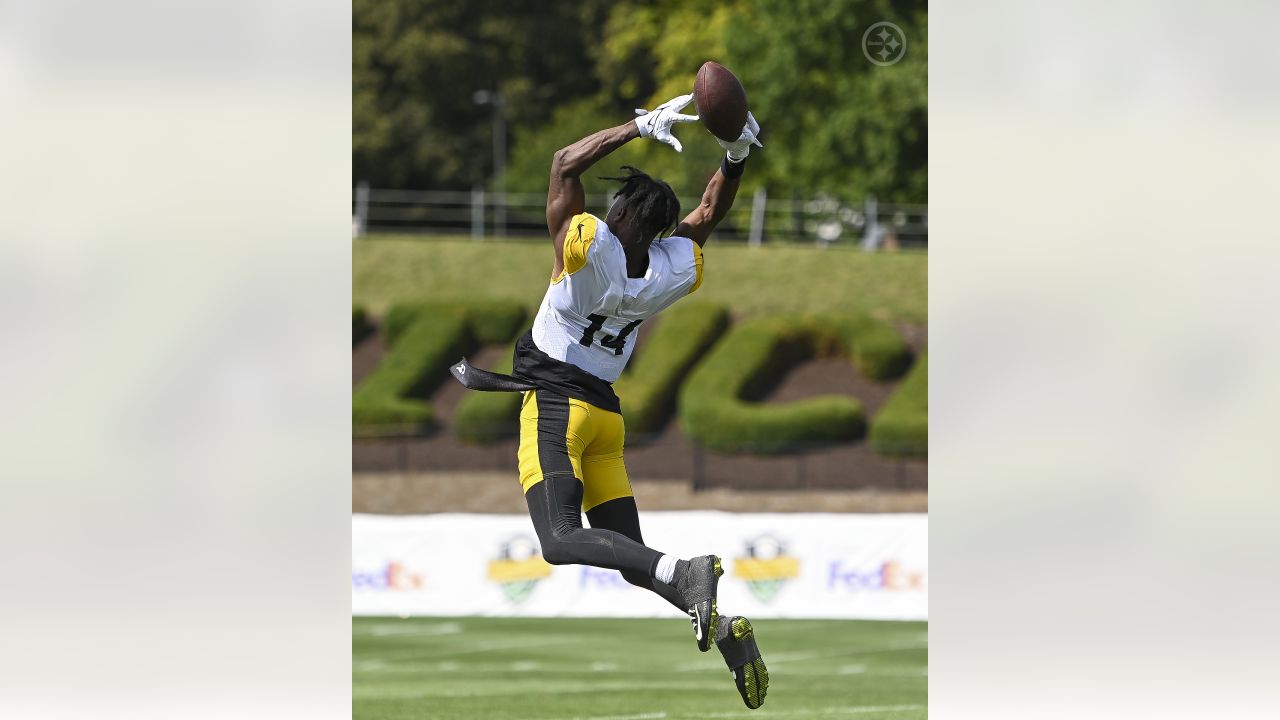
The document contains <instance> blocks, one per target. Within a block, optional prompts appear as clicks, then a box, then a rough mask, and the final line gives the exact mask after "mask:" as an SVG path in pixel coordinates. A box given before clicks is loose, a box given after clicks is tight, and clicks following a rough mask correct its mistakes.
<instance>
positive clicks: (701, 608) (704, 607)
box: [672, 555, 724, 652]
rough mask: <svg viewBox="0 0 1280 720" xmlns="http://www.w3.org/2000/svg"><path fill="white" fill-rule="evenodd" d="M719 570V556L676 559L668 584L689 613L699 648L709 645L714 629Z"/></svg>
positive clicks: (703, 648) (721, 572)
mask: <svg viewBox="0 0 1280 720" xmlns="http://www.w3.org/2000/svg"><path fill="white" fill-rule="evenodd" d="M723 574H724V570H723V569H721V567H720V558H718V557H716V556H715V555H701V556H698V557H696V558H694V559H692V560H680V561H679V562H677V563H676V575H675V578H674V580H675V582H674V583H672V584H673V585H674V587H675V589H676V592H678V593H680V600H681V603H682V604H683V605H684V608H685V612H687V613H689V620H690V622H692V623H693V637H694V639H695V640H697V641H698V649H699V650H701V651H702V652H706V651H708V650H710V649H711V642H712V639H713V636H714V635H715V632H716V618H717V614H716V586H717V585H718V584H719V582H720V576H721V575H723Z"/></svg>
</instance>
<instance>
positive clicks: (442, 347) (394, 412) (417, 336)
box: [351, 301, 527, 430]
mask: <svg viewBox="0 0 1280 720" xmlns="http://www.w3.org/2000/svg"><path fill="white" fill-rule="evenodd" d="M526 316H527V313H526V311H525V309H524V306H522V305H520V304H519V303H515V302H502V301H483V302H458V303H437V302H432V303H413V304H406V305H397V306H395V307H393V308H391V309H390V310H389V311H388V312H387V315H386V317H385V318H384V319H383V325H382V328H383V332H384V335H385V340H386V342H387V346H388V352H387V355H386V356H385V357H384V358H383V359H382V362H381V363H379V364H378V367H377V368H375V369H374V371H373V372H372V373H370V375H369V376H368V377H367V378H365V379H364V381H363V382H361V383H360V385H359V387H357V388H356V390H355V392H354V393H353V394H352V397H351V422H352V425H353V426H356V427H358V428H360V427H364V428H369V427H371V426H381V427H382V429H384V430H385V429H387V426H412V427H419V428H420V427H421V426H426V425H431V424H432V423H433V422H434V415H433V413H432V410H431V405H430V403H428V402H426V400H425V397H426V395H427V394H428V393H429V392H430V391H431V390H432V389H434V388H435V387H436V386H437V385H439V384H440V382H441V381H442V380H444V379H445V378H446V377H448V376H449V365H450V364H451V363H453V361H455V360H457V359H458V358H459V357H461V356H462V355H464V354H466V353H467V352H470V351H471V349H472V348H474V347H475V346H476V345H477V344H479V343H487V342H504V341H507V340H510V339H511V338H512V336H514V335H515V333H516V331H517V330H519V329H520V328H521V327H522V326H523V324H524V321H525V317H526ZM495 338H496V339H495Z"/></svg>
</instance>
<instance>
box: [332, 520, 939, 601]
mask: <svg viewBox="0 0 1280 720" xmlns="http://www.w3.org/2000/svg"><path fill="white" fill-rule="evenodd" d="M640 523H641V527H642V529H643V532H644V538H645V543H646V544H647V545H649V546H650V547H653V548H654V549H657V550H659V551H661V552H665V553H671V554H675V555H677V556H679V557H683V558H689V557H693V556H695V555H706V554H709V553H714V554H716V555H719V556H720V557H721V558H722V560H723V562H724V571H725V574H724V577H722V578H721V579H720V600H719V605H720V609H721V612H722V613H727V614H733V615H746V616H748V617H776V618H861V619H873V620H927V619H928V615H929V605H928V560H929V542H928V516H927V515H923V514H910V515H906V514H893V515H863V514H829V513H803V514H801V513H772V514H766V513H757V514H743V513H723V512H649V513H642V514H641V516H640ZM351 559H352V568H351V580H352V589H351V612H352V614H354V615H401V616H409V615H527V616H541V617H557V616H569V617H601V616H610V617H658V616H675V615H678V614H679V611H677V610H676V609H675V608H673V607H671V606H670V605H668V604H667V603H666V602H665V601H664V600H662V599H661V598H660V597H658V596H657V595H655V594H653V593H652V592H648V591H645V590H641V589H639V588H636V587H633V586H632V585H629V584H627V582H626V581H624V580H623V579H622V576H621V575H619V574H618V573H617V572H615V571H613V570H602V569H599V568H593V567H587V566H582V565H562V566H554V567H553V566H551V565H548V564H547V563H546V562H544V561H543V560H542V557H541V555H540V554H539V550H538V541H537V536H536V535H535V534H534V532H533V527H532V525H531V524H530V522H529V518H528V517H526V516H523V515H462V514H442V515H420V516H389V515H353V516H352V518H351Z"/></svg>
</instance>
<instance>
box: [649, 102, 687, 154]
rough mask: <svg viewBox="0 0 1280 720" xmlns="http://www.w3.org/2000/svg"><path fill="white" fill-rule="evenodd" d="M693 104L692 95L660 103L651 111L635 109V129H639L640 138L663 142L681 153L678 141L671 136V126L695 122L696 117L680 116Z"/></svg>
mask: <svg viewBox="0 0 1280 720" xmlns="http://www.w3.org/2000/svg"><path fill="white" fill-rule="evenodd" d="M691 102H693V93H689V94H688V95H680V96H678V97H673V98H671V99H670V100H668V101H666V102H664V103H662V104H661V105H659V106H658V107H656V108H654V109H653V111H652V112H651V111H649V110H641V109H639V108H637V109H636V115H639V116H640V117H638V118H636V127H638V128H640V137H647V138H653V139H654V140H657V141H658V142H664V143H666V144H668V145H670V146H671V147H673V148H675V149H676V152H681V145H680V141H679V140H677V139H676V136H675V135H672V134H671V126H672V125H674V124H675V123H681V122H696V121H697V119H698V116H697V115H681V114H680V111H681V110H683V109H685V107H686V106H687V105H688V104H689V103H691Z"/></svg>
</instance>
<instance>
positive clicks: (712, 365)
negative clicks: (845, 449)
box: [680, 314, 911, 454]
mask: <svg viewBox="0 0 1280 720" xmlns="http://www.w3.org/2000/svg"><path fill="white" fill-rule="evenodd" d="M832 355H842V356H845V357H848V358H850V359H851V361H852V362H853V364H854V365H855V367H857V368H858V370H859V371H860V372H861V373H862V374H863V375H865V376H868V377H871V378H873V379H878V380H879V379H885V378H889V377H894V376H895V375H897V374H900V373H901V372H902V370H903V369H904V368H905V367H906V365H907V364H909V363H910V358H911V353H910V349H909V348H908V346H907V345H906V343H905V342H903V341H902V339H901V338H899V337H898V336H897V333H896V332H894V330H893V328H891V327H889V326H888V325H886V324H884V323H882V322H879V321H877V320H874V319H873V318H871V317H869V316H866V315H858V314H845V315H820V316H808V315H787V316H779V315H772V316H762V317H757V318H752V319H749V320H746V321H744V322H742V323H740V324H738V325H735V326H734V327H733V329H731V330H730V331H729V334H728V335H727V336H726V337H725V338H724V340H722V341H721V342H720V343H719V344H718V345H716V347H715V348H714V349H713V350H712V351H711V353H710V355H708V356H707V359H706V360H705V361H703V362H702V363H701V364H700V365H699V366H698V367H697V368H696V369H695V370H694V372H693V374H692V375H691V376H690V377H689V379H688V382H687V383H685V385H684V387H683V388H682V390H681V392H680V422H681V426H682V427H683V428H684V431H685V432H686V433H687V434H688V435H689V436H690V437H692V438H693V439H694V440H696V441H697V442H699V443H701V444H702V445H704V446H705V447H707V448H709V449H712V450H717V451H721V452H751V453H759V454H773V453H784V452H794V451H797V450H804V449H806V448H808V447H812V446H814V445H819V444H826V443H833V442H844V441H849V440H855V439H857V438H859V437H861V436H862V435H863V434H864V433H865V432H866V419H865V416H864V411H863V408H862V404H861V403H859V402H858V401H857V400H856V399H855V398H852V397H849V396H846V395H821V396H818V397H813V398H806V399H804V400H799V401H796V402H791V403H781V404H763V403H759V402H753V401H756V400H760V399H761V398H762V396H763V395H764V393H765V392H766V391H767V389H768V388H770V387H772V386H773V385H774V383H775V382H776V381H777V378H778V377H780V376H781V375H782V374H783V373H785V372H786V371H787V370H788V369H789V368H791V367H793V366H795V365H797V364H799V363H800V362H803V361H804V360H807V359H809V358H813V357H830V356H832Z"/></svg>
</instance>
